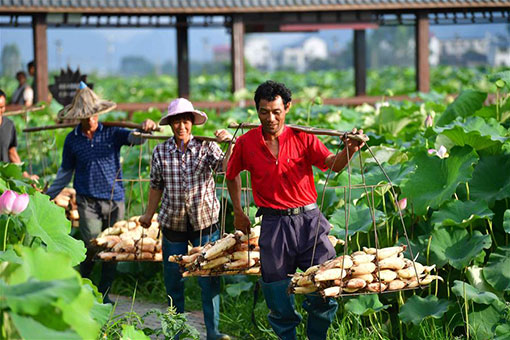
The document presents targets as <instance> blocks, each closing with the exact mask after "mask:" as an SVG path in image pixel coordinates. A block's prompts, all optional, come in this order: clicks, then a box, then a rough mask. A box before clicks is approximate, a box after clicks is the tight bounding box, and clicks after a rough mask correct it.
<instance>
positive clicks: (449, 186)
mask: <svg viewBox="0 0 510 340" xmlns="http://www.w3.org/2000/svg"><path fill="white" fill-rule="evenodd" d="M477 159H478V156H477V155H476V153H475V152H474V150H473V149H472V148H471V147H469V146H464V147H462V148H460V147H455V148H453V149H452V150H451V151H450V156H449V157H448V158H445V159H440V158H438V157H434V156H429V155H427V154H426V153H425V152H420V153H418V154H417V155H416V156H415V158H414V163H415V164H416V165H417V170H416V172H415V173H414V176H412V177H411V178H409V180H408V181H406V182H405V183H404V184H403V186H402V196H403V197H407V198H408V199H409V200H410V202H411V204H412V205H413V209H414V212H415V213H416V214H418V215H423V214H425V213H426V212H427V208H429V207H431V208H438V207H439V206H440V205H441V204H442V203H443V202H445V201H447V200H449V199H450V198H451V197H452V196H453V194H454V193H455V190H456V189H457V186H458V185H459V184H460V183H464V182H467V181H468V180H469V179H470V178H471V175H472V172H473V164H474V163H476V161H477Z"/></svg>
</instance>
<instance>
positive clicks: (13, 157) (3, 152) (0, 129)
mask: <svg viewBox="0 0 510 340" xmlns="http://www.w3.org/2000/svg"><path fill="white" fill-rule="evenodd" d="M6 102H7V97H6V95H5V92H4V91H2V90H0V162H6V163H14V164H21V158H20V157H19V155H18V150H17V149H16V148H17V147H18V139H17V137H16V127H15V126H14V123H13V122H12V121H11V120H10V119H8V118H7V117H4V116H3V115H4V112H5V107H6ZM23 176H24V177H26V178H30V179H32V180H34V181H37V180H38V179H39V176H37V175H30V174H29V173H28V172H26V171H24V172H23Z"/></svg>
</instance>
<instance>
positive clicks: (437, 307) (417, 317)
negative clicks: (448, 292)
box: [398, 295, 450, 325]
mask: <svg viewBox="0 0 510 340" xmlns="http://www.w3.org/2000/svg"><path fill="white" fill-rule="evenodd" d="M449 305H450V302H448V300H444V299H441V300H439V299H438V298H437V297H435V296H433V295H429V296H427V297H426V298H422V297H419V296H418V295H414V296H412V297H411V298H410V299H408V300H407V301H406V303H405V304H404V305H403V306H402V307H400V313H398V316H399V317H400V320H402V321H403V322H405V323H409V322H412V323H413V324H415V325H418V324H419V323H420V322H421V321H422V320H423V319H425V318H428V317H432V318H435V319H440V318H441V317H442V316H443V314H444V313H446V311H447V310H448V307H449Z"/></svg>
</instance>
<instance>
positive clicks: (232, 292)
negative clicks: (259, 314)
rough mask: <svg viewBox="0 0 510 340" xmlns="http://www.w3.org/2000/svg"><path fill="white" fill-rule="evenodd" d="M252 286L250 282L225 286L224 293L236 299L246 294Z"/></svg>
mask: <svg viewBox="0 0 510 340" xmlns="http://www.w3.org/2000/svg"><path fill="white" fill-rule="evenodd" d="M252 286H253V283H252V282H249V281H244V282H238V283H233V284H229V285H227V288H226V291H227V294H228V295H229V296H232V297H238V296H239V295H241V293H242V292H246V291H248V290H250V289H251V287H252Z"/></svg>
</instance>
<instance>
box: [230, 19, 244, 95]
mask: <svg viewBox="0 0 510 340" xmlns="http://www.w3.org/2000/svg"><path fill="white" fill-rule="evenodd" d="M230 52H231V73H232V87H231V90H232V93H234V92H236V91H238V90H240V89H243V88H244V87H245V84H244V22H243V17H242V16H241V15H234V16H232V33H231V45H230Z"/></svg>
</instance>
